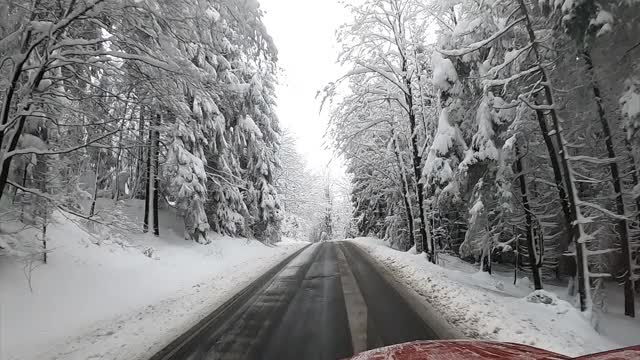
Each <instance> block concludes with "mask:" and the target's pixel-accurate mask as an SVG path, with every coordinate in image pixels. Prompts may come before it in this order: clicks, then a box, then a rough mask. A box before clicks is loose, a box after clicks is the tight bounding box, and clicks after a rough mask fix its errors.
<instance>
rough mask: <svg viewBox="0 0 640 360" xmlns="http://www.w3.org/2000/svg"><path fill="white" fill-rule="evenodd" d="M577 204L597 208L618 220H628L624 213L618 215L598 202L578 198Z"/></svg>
mask: <svg viewBox="0 0 640 360" xmlns="http://www.w3.org/2000/svg"><path fill="white" fill-rule="evenodd" d="M576 206H585V207H588V208H591V209H594V210H597V211H599V212H601V213H603V214H605V215H607V216H609V217H611V218H614V219H616V220H628V219H627V218H626V217H624V216H622V215H618V214H616V213H614V212H612V211H610V210H607V209H605V208H603V207H602V206H600V205H598V204H594V203H591V202H587V201H582V200H577V201H576Z"/></svg>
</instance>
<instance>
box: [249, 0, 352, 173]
mask: <svg viewBox="0 0 640 360" xmlns="http://www.w3.org/2000/svg"><path fill="white" fill-rule="evenodd" d="M260 7H261V8H262V9H263V10H264V11H265V17H264V23H265V25H266V26H267V31H268V32H269V34H270V35H271V36H272V37H273V40H274V42H275V44H276V47H277V48H278V65H279V66H280V67H281V68H282V69H283V70H284V71H283V73H281V74H280V78H279V81H280V84H279V86H278V89H277V95H278V99H277V103H278V107H277V113H278V117H279V118H280V123H281V125H282V127H283V128H285V129H288V130H289V131H290V132H291V133H292V134H293V135H294V136H295V137H296V140H297V146H298V150H299V151H300V153H301V154H302V155H303V156H304V157H305V158H306V159H307V162H308V164H309V167H310V168H311V169H313V170H316V171H319V172H320V171H323V170H324V169H325V167H326V166H327V164H328V163H329V162H330V161H331V159H332V155H333V153H332V151H331V150H330V149H325V146H324V143H325V141H324V139H323V135H324V133H325V129H326V127H327V122H328V115H327V114H326V112H323V113H322V114H320V113H319V109H320V99H316V93H317V91H318V90H321V89H322V88H323V87H324V86H325V85H326V84H327V83H329V82H331V81H333V80H336V79H337V78H338V77H339V76H340V75H342V73H343V71H341V70H340V67H339V65H338V64H336V59H337V57H338V49H339V48H338V45H337V44H336V40H335V30H336V29H337V28H338V27H339V26H340V25H341V24H343V23H344V22H345V21H346V20H347V11H346V10H345V9H344V7H343V5H341V4H339V2H338V0H313V1H311V0H260ZM336 162H337V161H336V160H333V161H332V165H331V166H330V169H331V172H332V173H333V174H335V175H338V174H336V172H342V171H343V170H341V168H342V166H338V164H336Z"/></svg>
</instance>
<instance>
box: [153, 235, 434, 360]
mask: <svg viewBox="0 0 640 360" xmlns="http://www.w3.org/2000/svg"><path fill="white" fill-rule="evenodd" d="M436 338H437V337H436V335H435V333H434V331H432V330H431V329H430V328H429V326H428V324H425V323H424V322H423V320H422V319H421V318H420V317H419V316H418V315H417V314H416V313H415V312H414V311H413V309H412V308H411V307H410V306H409V305H408V304H407V302H406V301H405V300H404V298H403V297H402V296H401V295H400V294H398V292H396V290H395V289H394V288H393V287H392V286H391V285H389V284H388V283H387V281H386V280H385V279H384V278H383V276H382V275H381V274H380V273H379V272H378V270H377V269H376V267H375V266H373V264H372V263H371V260H370V259H369V258H368V256H366V255H365V254H364V253H363V252H362V250H360V249H359V248H357V247H356V246H355V245H353V244H350V243H346V242H326V243H321V244H317V245H314V246H310V247H307V248H305V249H304V250H302V251H301V252H299V253H297V254H294V255H293V256H291V257H290V258H289V259H287V260H285V261H283V262H282V263H281V264H280V265H278V266H276V267H275V268H274V269H272V270H271V271H270V272H268V273H266V274H265V275H263V276H262V277H261V278H260V279H258V280H256V282H254V283H253V284H251V285H250V286H249V287H247V288H246V289H244V290H243V291H242V292H240V293H239V294H238V295H236V297H234V298H233V299H231V300H230V301H229V302H227V303H225V305H223V306H222V307H221V308H220V309H218V310H216V311H215V312H214V313H213V314H211V315H210V316H209V317H208V318H206V319H203V320H202V321H201V322H200V323H199V324H198V325H197V326H195V327H194V328H193V329H191V330H190V331H189V332H187V333H186V334H184V335H183V336H182V337H180V338H178V339H176V340H175V341H174V342H173V343H172V344H170V345H169V346H167V348H165V349H163V350H162V351H161V352H159V353H158V354H156V355H154V356H153V357H152V358H151V359H152V360H168V359H190V360H203V359H215V360H217V359H225V360H226V359H230V360H235V359H280V360H287V359H306V360H308V359H311V360H312V359H331V360H332V359H341V358H345V357H349V356H351V355H353V354H355V353H359V352H362V351H365V350H368V349H373V348H378V347H381V346H386V345H392V344H397V343H402V342H407V341H412V340H429V339H436Z"/></svg>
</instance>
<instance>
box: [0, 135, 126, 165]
mask: <svg viewBox="0 0 640 360" xmlns="http://www.w3.org/2000/svg"><path fill="white" fill-rule="evenodd" d="M118 131H120V129H117V130H114V131H111V132H108V133H106V134H104V135H101V136H99V137H97V138H95V139H93V140H89V141H88V142H86V143H84V144H81V145H78V146H75V147H72V148H68V149H64V150H58V151H50V150H42V149H38V148H35V147H28V148H25V149H18V150H13V151H9V152H7V153H5V154H4V156H3V159H8V158H10V157H13V156H16V155H24V154H36V155H57V154H68V153H70V152H74V151H77V150H80V149H82V148H84V147H87V146H89V145H91V144H93V143H96V142H98V141H100V140H102V139H104V138H106V137H109V136H111V135H114V134H116V133H117V132H118Z"/></svg>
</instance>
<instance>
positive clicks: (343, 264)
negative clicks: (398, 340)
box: [336, 246, 367, 354]
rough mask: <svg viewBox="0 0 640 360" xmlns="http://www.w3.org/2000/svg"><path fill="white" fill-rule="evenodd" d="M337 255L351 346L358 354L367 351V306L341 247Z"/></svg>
mask: <svg viewBox="0 0 640 360" xmlns="http://www.w3.org/2000/svg"><path fill="white" fill-rule="evenodd" d="M336 254H337V257H338V268H339V269H340V282H341V283H342V292H343V294H344V302H345V305H346V308H347V319H348V321H349V330H350V331H351V344H352V345H353V353H354V354H357V353H360V352H363V351H365V350H367V304H366V303H365V302H364V297H362V293H361V292H360V288H359V287H358V283H357V282H356V278H355V277H354V276H353V272H351V269H350V268H349V264H348V263H347V258H346V257H345V255H344V253H343V251H342V248H341V247H340V246H336Z"/></svg>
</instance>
